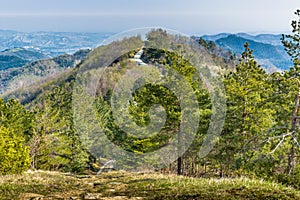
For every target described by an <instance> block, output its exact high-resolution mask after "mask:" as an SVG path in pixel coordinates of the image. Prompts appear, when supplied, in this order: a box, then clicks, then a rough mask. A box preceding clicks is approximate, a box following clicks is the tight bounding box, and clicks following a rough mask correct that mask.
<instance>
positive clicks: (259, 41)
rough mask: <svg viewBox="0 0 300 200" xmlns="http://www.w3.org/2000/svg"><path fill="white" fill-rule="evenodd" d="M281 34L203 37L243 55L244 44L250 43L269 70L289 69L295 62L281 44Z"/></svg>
mask: <svg viewBox="0 0 300 200" xmlns="http://www.w3.org/2000/svg"><path fill="white" fill-rule="evenodd" d="M280 37H281V36H280V35H272V34H261V35H256V36H252V35H249V34H246V33H238V34H228V33H222V34H218V35H211V36H208V35H204V36H203V37H202V38H203V39H205V40H209V41H214V42H215V43H216V44H217V45H218V46H220V47H222V48H224V49H227V50H230V51H232V52H233V53H234V54H237V55H241V53H242V52H243V51H244V44H245V43H246V42H248V43H249V45H250V49H253V50H254V52H253V54H254V57H255V58H256V59H257V61H258V62H259V64H260V65H262V67H264V68H265V69H266V70H267V71H269V72H272V71H282V70H288V69H289V68H290V67H291V66H293V63H292V62H291V61H290V58H289V56H288V55H287V53H286V52H285V50H284V47H283V46H282V45H281V41H280Z"/></svg>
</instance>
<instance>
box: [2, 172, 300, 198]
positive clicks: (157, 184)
mask: <svg viewBox="0 0 300 200" xmlns="http://www.w3.org/2000/svg"><path fill="white" fill-rule="evenodd" d="M32 193H34V194H35V195H34V194H32ZM37 194H39V195H41V196H38V195H37ZM34 196H36V197H37V198H36V199H300V192H299V191H296V190H294V189H292V188H286V187H284V186H281V185H278V184H275V183H269V182H264V181H259V180H249V179H193V178H186V177H178V176H174V175H169V176H167V175H162V174H147V173H125V172H112V173H104V174H102V175H100V176H91V177H87V178H86V177H84V178H83V177H72V176H66V175H64V174H61V173H57V172H34V173H33V172H27V173H25V174H23V175H11V176H2V177H0V199H19V198H21V199H35V198H33V197H34Z"/></svg>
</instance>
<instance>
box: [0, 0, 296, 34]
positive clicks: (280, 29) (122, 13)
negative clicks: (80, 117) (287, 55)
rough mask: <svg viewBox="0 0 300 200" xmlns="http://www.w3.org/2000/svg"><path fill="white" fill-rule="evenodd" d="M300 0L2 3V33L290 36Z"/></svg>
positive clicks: (38, 0)
mask: <svg viewBox="0 0 300 200" xmlns="http://www.w3.org/2000/svg"><path fill="white" fill-rule="evenodd" d="M297 8H299V9H300V1H299V0H51V1H50V0H0V29H5V30H17V31H24V32H33V31H59V32H121V31H126V30H129V29H134V28H142V27H165V28H169V29H173V30H177V31H179V32H182V33H186V34H193V35H202V34H217V33H221V32H230V33H238V32H246V33H253V34H257V33H287V32H289V31H290V23H291V20H292V19H294V18H295V15H294V11H295V10H296V9H297Z"/></svg>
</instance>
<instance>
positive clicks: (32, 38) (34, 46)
mask: <svg viewBox="0 0 300 200" xmlns="http://www.w3.org/2000/svg"><path fill="white" fill-rule="evenodd" d="M112 34H113V33H73V32H30V33H25V32H17V31H10V30H0V51H4V50H6V49H12V48H16V47H22V48H24V49H27V50H32V51H38V52H40V53H42V54H44V55H47V56H51V57H55V56H57V55H61V54H64V53H69V54H73V53H75V52H76V51H78V50H79V49H88V48H95V47H97V46H99V45H100V44H101V42H102V41H103V40H104V39H106V38H107V37H109V36H110V35H112Z"/></svg>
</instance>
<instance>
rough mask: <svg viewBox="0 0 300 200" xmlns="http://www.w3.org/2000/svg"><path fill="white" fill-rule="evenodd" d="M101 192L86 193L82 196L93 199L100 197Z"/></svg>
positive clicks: (87, 199)
mask: <svg viewBox="0 0 300 200" xmlns="http://www.w3.org/2000/svg"><path fill="white" fill-rule="evenodd" d="M101 197H102V194H101V193H88V194H85V195H84V196H83V199H84V200H93V199H101Z"/></svg>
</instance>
